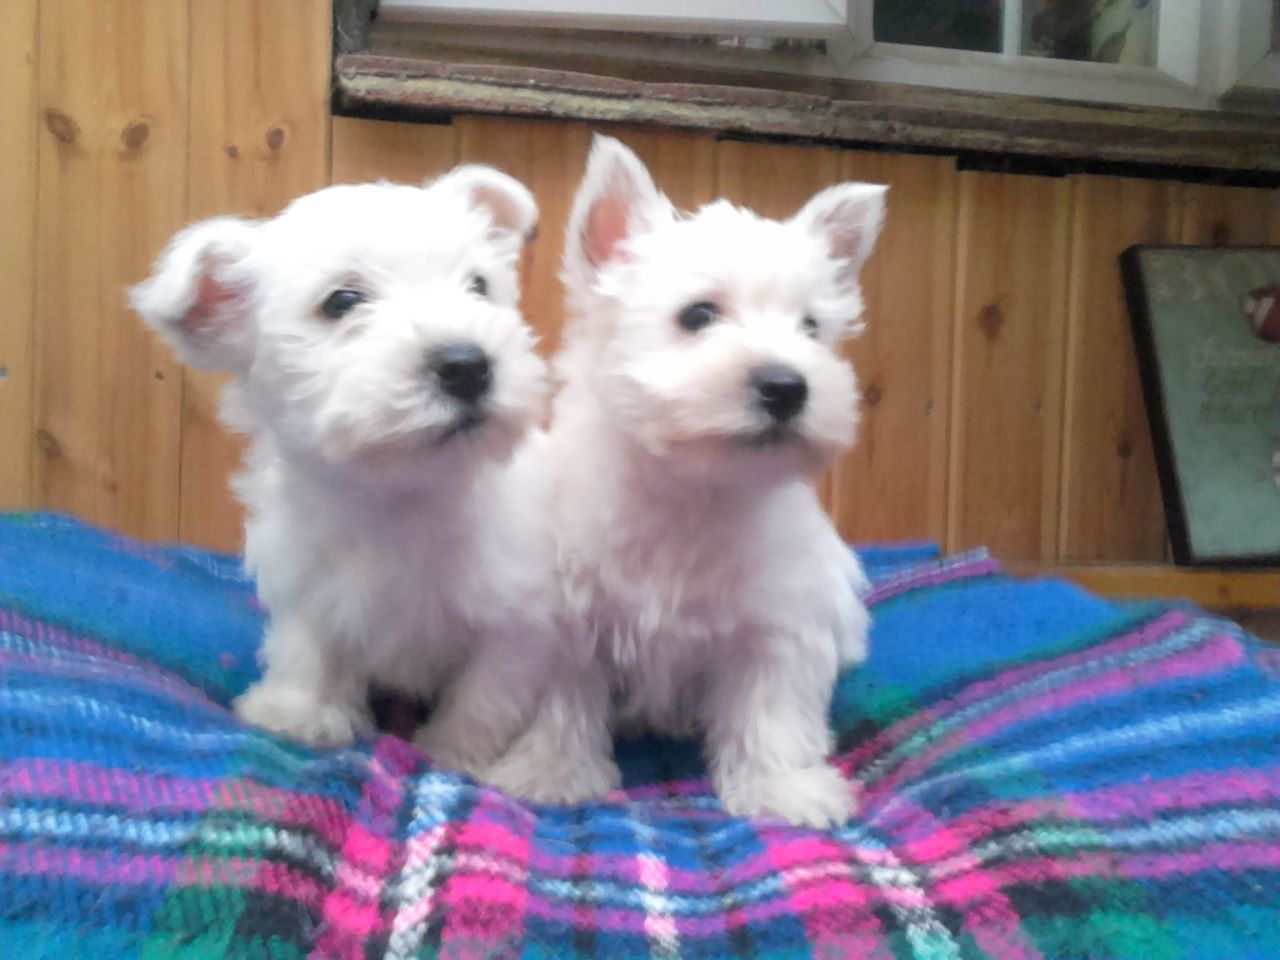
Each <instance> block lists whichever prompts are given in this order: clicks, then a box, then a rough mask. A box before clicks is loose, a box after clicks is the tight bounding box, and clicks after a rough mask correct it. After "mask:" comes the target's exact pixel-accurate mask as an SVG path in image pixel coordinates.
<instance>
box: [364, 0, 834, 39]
mask: <svg viewBox="0 0 1280 960" xmlns="http://www.w3.org/2000/svg"><path fill="white" fill-rule="evenodd" d="M383 9H384V10H389V11H391V12H392V13H393V15H399V16H421V17H424V18H429V19H431V20H434V21H437V22H440V23H480V24H492V25H494V26H508V27H529V26H537V27H556V28H573V27H577V28H581V29H593V30H626V31H637V32H642V33H712V34H731V35H744V36H780V35H784V34H785V35H786V36H793V37H811V38H828V37H835V36H838V35H840V34H843V33H846V32H847V31H848V29H849V14H848V8H847V6H846V0H644V2H642V3H641V2H636V0H391V2H384V3H383Z"/></svg>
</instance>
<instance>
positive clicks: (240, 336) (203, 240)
mask: <svg viewBox="0 0 1280 960" xmlns="http://www.w3.org/2000/svg"><path fill="white" fill-rule="evenodd" d="M257 230H258V227H257V226H256V225H255V224H253V223H251V222H250V221H247V220H241V219H238V218H236V217H218V218H216V219H213V220H205V221H203V222H201V223H196V224H193V225H191V226H189V227H187V228H186V229H185V230H182V231H181V232H179V233H178V234H177V235H176V236H175V237H174V238H173V240H171V241H170V243H169V246H168V248H167V249H166V250H165V251H164V253H162V254H161V255H160V258H159V259H158V260H157V261H156V265H155V268H154V270H153V272H152V274H151V276H150V277H149V278H148V279H146V280H144V281H143V282H142V283H140V284H138V285H137V286H135V287H133V288H132V289H131V290H130V291H129V301H130V303H131V304H132V306H133V309H134V310H136V311H137V312H138V313H139V315H141V317H142V319H143V320H145V321H146V323H147V325H148V326H150V327H151V328H152V329H154V330H155V331H156V332H158V333H159V334H160V335H161V336H162V337H163V338H164V339H165V341H166V342H167V343H168V344H169V346H170V347H172V348H173V351H174V353H176V354H177V355H178V358H179V359H181V360H182V361H184V362H186V363H189V364H191V365H192V366H196V367H201V368H203V369H206V370H231V371H233V372H244V371H245V370H247V369H248V367H249V364H250V363H251V362H252V361H253V352H254V344H255V341H256V339H257V325H256V323H255V321H254V317H253V299H254V295H255V291H254V277H253V273H252V268H251V266H250V263H249V260H250V255H251V253H252V251H253V245H254V242H255V241H256V239H257Z"/></svg>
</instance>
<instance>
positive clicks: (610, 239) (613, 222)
mask: <svg viewBox="0 0 1280 960" xmlns="http://www.w3.org/2000/svg"><path fill="white" fill-rule="evenodd" d="M630 218H631V204H630V203H628V202H627V199H626V198H625V197H623V196H621V195H619V194H617V193H611V194H606V195H605V196H603V197H601V198H600V200H598V201H597V202H596V203H595V205H594V206H592V208H591V212H590V213H589V214H587V228H586V231H585V234H586V235H585V236H584V237H583V253H584V254H585V255H586V258H587V263H589V264H590V265H591V266H592V267H593V268H595V269H599V268H600V267H602V266H604V265H605V264H606V263H609V262H610V261H611V260H614V259H616V258H617V256H618V247H619V246H620V245H621V244H622V241H623V240H624V239H625V238H626V236H627V227H628V226H629V224H628V221H629V220H630Z"/></svg>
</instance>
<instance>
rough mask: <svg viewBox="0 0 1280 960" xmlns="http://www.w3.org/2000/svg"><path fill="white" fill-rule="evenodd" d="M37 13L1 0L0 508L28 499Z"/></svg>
mask: <svg viewBox="0 0 1280 960" xmlns="http://www.w3.org/2000/svg"><path fill="white" fill-rule="evenodd" d="M37 19H38V18H37V7H36V3H35V0H9V2H7V3H0V91H3V95H2V96H0V210H3V211H4V213H3V214H2V215H0V509H9V508H15V507H25V506H28V505H29V504H30V503H31V455H32V451H33V448H34V436H33V433H34V421H33V417H32V388H33V386H34V384H35V375H34V374H35V371H34V369H33V366H34V361H35V357H34V355H33V350H32V338H33V334H34V330H35V324H34V318H35V314H34V309H35V283H36V281H35V228H36V143H37V127H36V27H37Z"/></svg>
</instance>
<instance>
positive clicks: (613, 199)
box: [564, 134, 672, 289]
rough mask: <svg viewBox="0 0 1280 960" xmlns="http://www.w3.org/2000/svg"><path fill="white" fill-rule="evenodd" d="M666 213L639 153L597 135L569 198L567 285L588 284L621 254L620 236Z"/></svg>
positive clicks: (639, 229)
mask: <svg viewBox="0 0 1280 960" xmlns="http://www.w3.org/2000/svg"><path fill="white" fill-rule="evenodd" d="M671 215H672V207H671V202H670V201H669V200H667V198H666V197H664V196H663V195H662V194H661V193H659V192H658V188H657V187H656V186H654V183H653V178H652V177H650V176H649V171H648V170H647V169H646V168H645V165H644V164H643V163H641V162H640V158H639V157H637V156H636V155H635V154H634V153H632V152H631V151H630V150H629V149H627V148H626V147H625V146H623V145H622V144H621V143H620V142H619V141H617V140H615V139H613V138H612V137H605V136H600V135H599V134H597V135H596V136H595V138H594V139H593V140H592V143H591V153H590V155H588V157H587V170H586V173H585V174H584V175H583V178H582V184H581V186H579V187H578V193H577V195H576V196H575V197H574V200H573V210H572V211H571V212H570V214H569V226H568V232H567V236H566V238H565V248H564V276H565V280H566V283H567V284H568V285H569V286H570V287H571V288H575V287H576V288H577V289H583V288H585V287H587V286H589V285H590V284H591V283H592V282H593V281H594V280H595V278H596V275H597V274H599V273H600V271H601V270H603V269H604V268H605V267H606V266H608V265H609V264H610V263H612V262H614V261H615V260H617V259H619V258H620V257H621V256H622V255H623V249H624V245H625V241H626V240H628V239H630V238H631V237H633V236H635V235H636V234H637V233H639V232H642V231H644V230H647V229H649V228H650V227H652V226H654V225H656V224H657V223H658V222H660V220H661V218H663V217H668V218H669V217H670V216H671Z"/></svg>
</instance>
